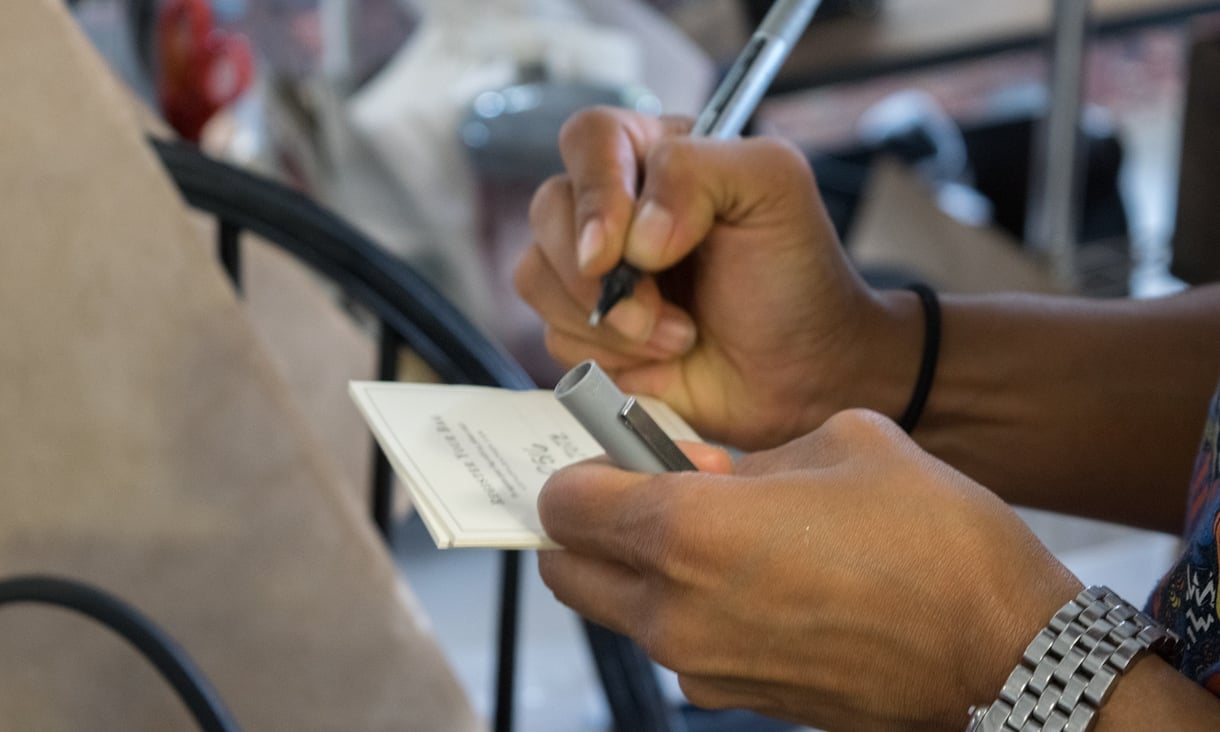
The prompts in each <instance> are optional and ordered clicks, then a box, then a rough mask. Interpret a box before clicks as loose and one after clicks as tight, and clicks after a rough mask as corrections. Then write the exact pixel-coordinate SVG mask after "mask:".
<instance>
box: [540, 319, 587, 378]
mask: <svg viewBox="0 0 1220 732" xmlns="http://www.w3.org/2000/svg"><path fill="white" fill-rule="evenodd" d="M542 341H543V344H544V345H545V346H546V351H547V353H549V354H551V356H552V357H553V358H554V359H555V360H556V361H558V362H559V364H560V365H561V366H564V367H568V368H570V367H572V366H575V365H576V364H578V363H580V362H581V361H583V360H585V358H586V357H587V353H588V349H587V348H586V349H581V348H579V347H578V346H576V345H575V344H574V342H573V339H572V338H570V337H569V336H567V335H566V334H565V333H563V332H562V331H561V330H559V329H558V328H555V327H554V326H547V327H546V330H545V331H544V332H543V335H542Z"/></svg>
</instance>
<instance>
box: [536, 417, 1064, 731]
mask: <svg viewBox="0 0 1220 732" xmlns="http://www.w3.org/2000/svg"><path fill="white" fill-rule="evenodd" d="M688 453H689V454H691V456H692V459H693V460H694V461H695V462H696V464H698V465H699V466H700V468H701V469H702V470H703V471H704V472H700V473H666V474H663V475H642V474H638V473H628V472H623V471H620V470H617V469H615V468H612V467H610V466H609V465H607V464H605V463H604V462H596V461H593V462H586V463H582V464H579V465H576V466H572V467H569V468H567V469H565V470H562V471H560V472H558V473H556V474H555V475H554V476H552V477H551V479H550V480H549V481H548V483H547V485H546V487H545V488H544V490H543V493H542V495H541V497H540V498H539V510H540V513H541V516H542V522H543V525H544V527H545V528H546V531H547V533H548V534H549V535H550V536H551V538H553V539H554V540H555V541H557V542H558V543H559V544H560V545H562V546H564V547H565V548H566V549H565V550H562V551H552V552H542V553H540V554H539V568H540V571H541V573H542V577H543V580H544V581H545V582H546V584H547V585H548V586H549V587H550V588H551V589H552V591H554V593H555V596H556V597H557V598H558V599H559V600H560V601H561V602H563V603H565V604H567V605H570V606H571V607H572V608H574V609H575V610H577V611H578V612H580V613H581V614H582V615H584V616H586V617H588V618H589V619H591V620H593V621H594V622H597V623H601V624H603V625H605V626H607V627H609V628H612V629H614V630H617V631H619V632H622V633H624V634H626V635H629V636H631V637H632V638H634V639H635V640H636V641H637V642H638V643H640V645H641V646H642V647H643V648H644V650H645V651H646V652H648V654H649V655H650V656H651V657H652V658H654V659H655V660H656V661H658V662H659V663H661V664H662V665H664V666H667V667H669V668H671V669H673V670H675V671H676V672H677V673H678V678H679V681H680V683H681V685H682V689H683V691H684V692H685V693H686V695H687V697H688V698H689V699H690V701H691V702H692V703H694V704H697V705H699V706H704V707H712V708H717V707H744V708H749V709H753V710H755V711H758V712H761V713H763V714H768V715H771V716H775V717H781V718H785V719H791V720H794V721H798V722H801V723H804V724H810V725H813V726H817V727H821V728H825V729H830V730H839V729H868V730H889V729H924V728H926V729H941V728H945V729H955V730H960V729H963V728H964V727H965V725H966V722H967V709H968V708H969V707H970V706H971V705H972V704H985V703H989V702H990V701H991V700H992V699H994V698H995V696H996V694H997V693H998V692H999V689H1000V686H1001V685H1002V684H1003V682H1004V679H1005V678H1006V677H1007V674H1008V672H1009V671H1011V670H1012V668H1013V667H1014V666H1015V665H1016V664H1017V662H1018V661H1019V660H1020V656H1021V653H1022V651H1023V649H1024V647H1025V645H1026V644H1027V643H1028V642H1029V640H1030V639H1031V638H1033V637H1034V635H1035V634H1036V633H1037V632H1038V630H1039V629H1041V628H1042V627H1043V626H1044V625H1045V623H1046V622H1047V620H1049V619H1050V617H1051V616H1052V615H1053V614H1054V613H1055V611H1056V610H1058V609H1059V607H1061V606H1062V605H1063V603H1065V602H1066V601H1068V600H1070V599H1072V598H1073V597H1074V596H1075V595H1076V593H1077V592H1078V591H1079V589H1080V583H1079V582H1078V581H1077V580H1076V579H1075V578H1074V577H1073V576H1072V575H1071V574H1070V573H1069V572H1068V571H1067V570H1066V569H1065V568H1064V567H1063V566H1062V565H1061V564H1059V563H1058V562H1057V561H1056V560H1055V559H1054V558H1053V557H1052V556H1051V555H1050V554H1049V552H1047V550H1046V549H1045V548H1044V547H1043V546H1042V545H1041V544H1040V543H1039V542H1038V541H1037V539H1036V538H1035V537H1034V536H1033V534H1032V533H1031V532H1030V531H1029V530H1028V529H1027V528H1026V526H1025V524H1024V523H1023V522H1022V521H1021V520H1020V518H1019V517H1017V516H1016V514H1014V513H1013V512H1012V511H1011V510H1010V509H1009V508H1008V507H1007V506H1006V505H1005V504H1004V503H1003V502H1001V501H1000V500H999V499H998V498H996V497H995V496H994V495H993V494H991V493H990V492H988V491H987V490H986V489H984V488H983V487H982V486H979V485H978V484H976V483H974V482H973V481H971V480H970V479H969V478H967V477H965V476H964V475H962V474H961V473H958V472H957V471H955V470H953V469H952V468H950V467H949V466H947V465H945V464H944V463H942V462H940V461H938V460H936V459H935V458H933V457H931V456H929V455H927V454H926V453H924V452H923V451H921V450H920V449H919V447H918V446H917V445H915V443H914V442H912V441H911V440H910V439H909V438H908V437H907V436H906V435H905V434H904V433H903V432H902V431H901V430H899V429H898V428H897V427H896V426H895V425H894V424H893V423H892V422H891V421H890V420H888V419H886V418H885V417H882V416H880V415H877V414H874V413H871V412H864V411H852V412H844V413H841V414H838V415H836V416H834V417H832V418H831V419H830V420H829V421H828V422H827V423H826V424H825V426H823V427H822V428H821V429H819V430H817V431H815V432H813V433H812V434H810V435H808V436H806V437H803V438H801V439H798V440H795V441H793V442H791V443H789V444H787V445H785V446H783V447H780V448H777V449H775V450H771V451H768V452H764V453H758V454H755V455H751V456H748V457H746V458H745V459H743V460H742V461H741V463H740V464H739V465H738V466H737V467H736V469H735V470H734V469H733V468H732V467H731V465H730V464H729V461H728V459H727V456H725V455H723V454H719V456H717V455H718V454H717V453H715V452H712V451H711V448H708V447H705V446H700V447H699V448H698V449H693V450H688Z"/></svg>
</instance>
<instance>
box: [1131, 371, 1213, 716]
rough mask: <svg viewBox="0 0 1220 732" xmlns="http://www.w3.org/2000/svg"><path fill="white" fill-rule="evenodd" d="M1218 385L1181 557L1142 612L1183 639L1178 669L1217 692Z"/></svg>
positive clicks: (1196, 473) (1197, 467)
mask: <svg viewBox="0 0 1220 732" xmlns="http://www.w3.org/2000/svg"><path fill="white" fill-rule="evenodd" d="M1218 442H1220V390H1217V392H1216V396H1214V397H1212V403H1211V407H1210V409H1209V410H1208V416H1207V427H1206V429H1205V430H1204V432H1203V444H1202V446H1201V447H1200V448H1199V456H1198V458H1197V459H1196V461H1195V471H1194V473H1193V475H1192V477H1191V481H1190V493H1189V497H1188V503H1187V514H1186V530H1185V533H1184V535H1183V543H1184V546H1183V552H1182V558H1181V559H1179V560H1178V562H1177V564H1175V565H1174V566H1173V569H1171V570H1169V573H1168V574H1166V575H1165V577H1164V578H1163V579H1162V580H1161V582H1160V584H1159V585H1158V586H1157V588H1156V589H1155V590H1154V591H1153V592H1152V596H1151V597H1150V598H1149V600H1148V613H1149V614H1150V615H1152V616H1153V617H1154V618H1156V619H1157V620H1159V621H1160V622H1162V623H1164V624H1165V625H1166V626H1168V627H1169V628H1170V629H1171V630H1174V631H1176V632H1177V634H1178V635H1180V636H1181V637H1182V640H1183V643H1184V653H1183V654H1182V663H1181V665H1180V669H1181V671H1182V673H1184V674H1186V675H1187V676H1189V677H1190V678H1192V679H1194V680H1196V681H1198V682H1199V683H1200V684H1202V685H1203V686H1204V687H1206V688H1207V690H1208V691H1210V692H1212V693H1213V694H1215V695H1216V696H1220V600H1218V599H1217V597H1218V595H1217V589H1220V588H1217V587H1216V583H1217V579H1218V578H1220V551H1218V550H1217V545H1216V535H1217V534H1218V533H1220V450H1218V449H1217V448H1218V447H1220V445H1218V444H1217V443H1218Z"/></svg>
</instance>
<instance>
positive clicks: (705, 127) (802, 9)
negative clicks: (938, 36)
mask: <svg viewBox="0 0 1220 732" xmlns="http://www.w3.org/2000/svg"><path fill="white" fill-rule="evenodd" d="M819 5H821V0H775V2H774V3H773V4H772V5H771V9H770V10H768V11H767V15H766V17H764V18H763V20H762V23H760V24H759V25H758V29H757V30H756V31H754V35H753V36H751V37H750V42H749V43H747V44H746V47H745V48H744V49H743V50H742V52H741V54H740V55H738V57H737V60H736V61H734V62H733V66H732V68H730V69H729V72H728V74H726V75H725V77H724V80H723V81H721V82H720V86H719V87H717V88H716V92H715V93H714V94H713V95H712V98H711V100H709V101H708V103H707V107H705V108H704V110H703V113H702V114H700V115H699V118H698V119H697V120H695V126H694V128H693V129H691V137H712V138H716V139H719V140H727V139H730V138H733V137H736V136H737V135H738V134H739V133H740V132H741V128H742V127H745V124H746V121H748V120H749V119H750V115H752V114H754V109H755V108H756V107H757V106H758V103H759V101H761V100H762V97H763V94H764V93H766V91H767V87H769V86H770V85H771V80H772V79H774V78H775V74H776V73H778V72H779V68H780V66H782V65H783V63H784V60H785V59H787V58H788V54H789V53H790V52H791V51H792V47H793V46H794V45H796V41H797V39H799V38H800V37H801V34H802V33H804V32H805V27H806V26H808V25H809V20H810V19H811V18H812V17H813V13H814V11H816V10H817V9H818V6H819ZM639 277H640V271H639V270H638V269H636V268H635V267H633V266H631V265H630V264H627V263H626V262H619V263H618V264H617V265H615V267H614V269H613V270H611V271H610V272H609V273H607V274H606V275H605V276H604V277H602V292H601V297H599V298H598V300H597V305H596V307H594V308H593V312H592V314H590V315H589V325H590V326H591V327H597V325H598V324H599V323H600V322H601V320H602V318H603V317H605V315H606V313H608V312H610V308H612V307H614V306H615V304H616V303H618V302H619V301H620V300H622V299H624V298H626V297H630V296H631V292H632V290H633V289H634V288H635V283H636V281H637V280H638V279H639Z"/></svg>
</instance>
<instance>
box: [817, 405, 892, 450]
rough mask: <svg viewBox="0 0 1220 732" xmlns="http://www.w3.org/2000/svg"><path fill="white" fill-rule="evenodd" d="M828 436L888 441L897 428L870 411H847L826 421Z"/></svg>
mask: <svg viewBox="0 0 1220 732" xmlns="http://www.w3.org/2000/svg"><path fill="white" fill-rule="evenodd" d="M826 428H827V430H828V431H829V432H830V434H832V435H834V436H835V437H839V438H842V439H846V440H852V441H868V442H873V441H877V440H883V439H889V438H890V437H891V436H893V433H894V431H895V430H897V429H898V426H897V425H895V424H894V422H893V420H891V419H890V418H889V417H886V416H885V415H883V414H879V413H877V412H874V411H872V410H870V409H848V410H845V411H842V412H839V413H838V414H835V415H834V416H832V417H831V418H830V419H829V420H827V421H826Z"/></svg>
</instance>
